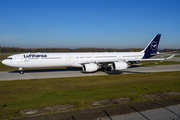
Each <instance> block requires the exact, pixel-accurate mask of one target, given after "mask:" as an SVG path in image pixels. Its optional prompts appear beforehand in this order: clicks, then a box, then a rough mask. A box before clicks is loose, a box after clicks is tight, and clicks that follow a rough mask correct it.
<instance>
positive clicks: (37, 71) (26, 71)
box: [9, 68, 145, 75]
mask: <svg viewBox="0 0 180 120" xmlns="http://www.w3.org/2000/svg"><path fill="white" fill-rule="evenodd" d="M23 71H24V73H40V72H42V73H45V72H63V71H79V72H81V73H83V74H93V73H97V72H99V71H101V70H98V71H95V72H83V71H82V68H68V69H66V68H64V69H63V68H61V69H34V70H26V69H24V70H23ZM101 72H105V73H106V74H109V75H114V74H124V73H125V74H126V73H127V74H130V73H145V72H135V71H116V70H112V71H101ZM9 73H19V71H18V70H16V71H9Z"/></svg>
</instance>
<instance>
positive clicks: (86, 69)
mask: <svg viewBox="0 0 180 120" xmlns="http://www.w3.org/2000/svg"><path fill="white" fill-rule="evenodd" d="M82 69H83V71H84V72H94V71H97V69H99V66H98V65H97V64H94V63H90V64H84V65H83V67H82Z"/></svg>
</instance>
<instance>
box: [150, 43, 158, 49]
mask: <svg viewBox="0 0 180 120" xmlns="http://www.w3.org/2000/svg"><path fill="white" fill-rule="evenodd" d="M151 49H152V50H157V42H156V41H153V42H152V43H151Z"/></svg>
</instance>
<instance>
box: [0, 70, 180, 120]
mask: <svg viewBox="0 0 180 120" xmlns="http://www.w3.org/2000/svg"><path fill="white" fill-rule="evenodd" d="M162 91H176V92H180V72H162V73H138V74H128V75H127V74H121V75H108V76H89V77H72V78H52V79H33V80H16V81H1V82H0V119H7V118H14V117H22V115H21V114H20V113H19V111H20V110H24V109H30V108H40V107H44V106H49V105H63V104H73V105H75V106H76V107H75V108H73V110H75V109H82V108H90V107H92V105H91V104H90V103H91V102H93V101H97V100H103V99H110V98H119V97H129V98H131V101H130V102H128V103H133V102H141V101H142V102H143V101H149V100H151V99H146V98H142V97H140V95H142V94H147V93H154V92H162Z"/></svg>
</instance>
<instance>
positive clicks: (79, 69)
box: [9, 68, 82, 73]
mask: <svg viewBox="0 0 180 120" xmlns="http://www.w3.org/2000/svg"><path fill="white" fill-rule="evenodd" d="M81 70H82V69H81V68H72V69H66V68H64V69H37V70H36V69H35V70H26V69H25V70H23V71H24V73H36V72H60V71H81ZM9 73H19V71H18V70H16V71H10V72H9Z"/></svg>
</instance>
